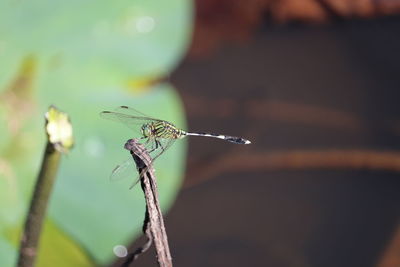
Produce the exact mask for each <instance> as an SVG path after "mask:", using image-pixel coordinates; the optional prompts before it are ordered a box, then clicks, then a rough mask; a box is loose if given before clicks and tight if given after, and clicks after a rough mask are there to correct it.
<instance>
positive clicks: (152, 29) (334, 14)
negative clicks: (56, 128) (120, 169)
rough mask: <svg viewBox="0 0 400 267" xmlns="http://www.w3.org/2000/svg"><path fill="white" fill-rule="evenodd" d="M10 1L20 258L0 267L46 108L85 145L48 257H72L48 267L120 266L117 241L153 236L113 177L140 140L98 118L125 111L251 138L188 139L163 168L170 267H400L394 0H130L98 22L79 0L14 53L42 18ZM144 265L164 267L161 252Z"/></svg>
mask: <svg viewBox="0 0 400 267" xmlns="http://www.w3.org/2000/svg"><path fill="white" fill-rule="evenodd" d="M6 2H7V3H8V4H9V5H8V6H7V8H9V9H12V10H13V11H18V12H14V13H13V15H14V16H11V15H9V17H11V19H10V18H9V17H7V16H6V12H3V13H4V14H1V11H0V15H3V21H1V19H0V22H2V23H1V25H2V26H0V27H3V28H0V30H1V29H3V32H5V33H7V34H8V35H7V34H5V35H4V36H6V37H7V38H8V39H7V38H5V37H4V38H3V39H0V56H1V58H2V59H3V60H2V61H3V64H2V65H1V67H2V68H1V73H0V94H1V95H0V104H1V105H0V108H1V109H0V115H1V116H0V122H1V123H2V124H0V126H1V127H2V128H0V130H1V131H0V134H2V138H1V139H3V140H2V141H0V148H1V149H2V150H1V152H2V153H1V154H0V178H4V179H0V183H2V184H0V193H2V195H1V194H0V207H1V208H2V209H3V212H2V213H0V234H1V236H0V237H1V238H0V255H6V256H9V255H13V256H12V257H11V256H10V257H2V258H3V262H1V261H0V263H2V264H3V265H2V266H12V262H13V257H15V255H16V250H17V245H16V244H17V242H16V240H18V232H19V231H20V230H18V229H20V227H21V224H22V222H23V218H24V213H25V212H26V206H27V203H28V201H29V195H30V190H31V187H32V184H33V181H34V178H35V173H36V172H37V167H38V165H39V162H40V155H41V151H42V150H41V144H42V143H44V141H38V142H37V144H36V142H33V143H35V144H29V145H26V146H24V145H25V144H26V142H25V140H27V138H32V135H34V137H35V140H42V139H43V134H42V132H41V131H40V127H41V125H42V120H41V114H42V113H43V111H44V110H45V109H46V108H47V106H48V104H50V103H52V104H55V105H58V106H60V108H61V109H63V111H65V112H67V113H70V114H71V118H72V122H73V123H74V122H75V128H74V131H75V132H76V135H77V137H76V138H77V145H76V147H75V151H72V152H71V154H70V155H68V157H67V158H66V159H65V160H64V162H63V165H62V168H61V170H60V177H59V181H58V182H57V186H56V188H55V192H54V194H53V198H52V203H51V206H50V210H49V217H50V219H49V220H50V222H48V225H50V226H49V227H47V228H49V229H50V230H48V231H47V233H48V235H47V236H48V238H47V239H46V240H47V241H48V243H49V244H50V245H48V246H46V248H45V249H48V250H47V255H48V254H50V252H51V247H53V248H57V251H60V250H61V251H68V250H65V246H67V247H68V248H70V247H73V249H72V250H71V251H72V252H70V253H69V254H68V253H66V255H59V254H57V257H55V258H50V259H48V258H46V256H42V259H41V260H40V262H39V266H55V265H54V264H57V266H94V265H106V266H120V265H121V263H122V262H123V259H116V257H115V256H114V255H112V248H113V246H115V245H117V244H125V245H126V246H127V247H128V248H129V250H131V251H133V250H134V249H135V248H137V247H138V246H140V245H142V244H143V242H144V240H143V238H139V239H138V237H139V236H141V233H140V231H141V223H142V221H143V214H144V207H143V205H144V202H143V194H142V193H141V192H140V188H139V189H138V188H135V189H134V190H127V187H128V186H129V184H130V182H129V181H128V182H127V183H126V182H125V183H110V182H109V180H107V175H106V174H105V173H109V171H111V170H112V168H113V166H115V164H117V163H118V162H119V161H120V160H123V159H124V156H126V157H127V155H126V154H127V153H126V151H123V149H122V145H123V143H124V141H125V140H126V139H128V138H129V137H130V133H129V131H128V130H125V132H121V131H122V129H123V126H121V127H120V126H119V125H117V124H115V125H114V124H111V122H108V121H101V120H100V119H99V118H98V115H97V113H98V112H99V111H101V110H103V109H110V108H113V107H115V106H118V105H129V106H133V107H135V108H137V109H139V110H140V111H143V112H145V113H146V114H149V115H152V116H155V117H160V118H163V119H168V120H171V121H173V122H175V123H177V125H178V126H181V127H185V126H186V128H188V129H189V130H191V131H199V132H204V131H210V132H214V133H218V134H228V135H235V136H241V137H244V138H247V139H249V140H251V141H252V144H251V145H248V146H241V145H234V144H231V143H227V142H223V141H220V140H217V139H215V140H214V139H210V138H200V137H192V138H190V139H189V140H188V143H185V142H184V141H183V142H181V143H180V144H176V145H175V144H174V147H175V148H171V150H170V151H168V152H166V153H165V154H164V155H163V156H162V158H160V159H159V160H158V161H160V162H159V165H157V166H156V168H157V177H158V180H159V184H160V197H161V202H162V203H163V208H164V210H165V211H166V212H165V216H166V217H165V223H166V229H167V233H168V238H169V243H170V248H171V253H172V256H173V262H174V265H175V266H273V267H292V266H296V267H322V266H324V267H326V266H328V267H329V266H332V267H337V266H341V267H342V266H344V267H346V266H348V267H350V266H351V267H353V266H360V267H361V266H362V267H368V266H379V267H395V266H400V254H399V251H400V227H399V225H400V224H399V215H400V214H399V209H398V208H397V207H398V206H399V204H400V194H398V191H399V189H400V181H399V179H398V178H399V172H400V143H399V142H398V139H399V137H400V107H399V105H398V98H399V96H400V94H399V93H398V89H399V88H400V75H399V74H400V73H399V71H400V67H399V64H400V53H399V52H398V50H399V47H400V35H399V33H400V1H393V0H377V1H373V0H303V1H297V0H274V1H272V0H249V1H240V0H235V1H232V0H229V1H228V0H197V1H193V2H188V1H184V0H174V1H171V2H170V3H164V4H160V3H159V2H158V1H156V0H152V1H138V2H137V3H135V4H134V6H133V7H132V6H130V5H131V4H132V3H129V2H128V1H125V2H124V1H122V2H121V3H120V4H119V6H118V7H115V6H113V7H112V8H111V7H110V6H108V5H107V4H104V6H100V7H98V10H99V11H98V10H96V11H90V12H88V13H85V12H84V11H85V10H86V9H85V8H88V9H87V10H92V8H91V7H90V6H88V7H81V4H80V3H75V2H71V3H72V4H70V3H68V4H65V7H63V8H61V7H60V8H59V9H60V10H61V11H60V12H59V13H57V12H54V14H55V16H54V17H53V16H50V17H51V19H49V20H43V22H42V23H43V25H49V24H52V25H54V29H52V30H43V32H41V31H39V30H37V29H39V28H40V29H47V28H46V27H44V26H43V27H39V26H38V27H37V28H35V27H34V26H31V27H32V28H33V29H35V30H36V31H34V32H33V33H32V36H28V37H30V38H31V39H32V40H40V41H37V42H36V41H35V42H33V44H31V43H28V44H26V47H23V46H22V45H21V46H9V45H7V42H6V41H7V40H12V41H13V42H15V43H18V44H22V43H23V41H24V40H26V39H25V38H28V37H27V36H26V33H27V32H28V33H30V32H31V29H29V25H30V24H31V22H32V21H37V18H30V17H24V16H22V15H21V14H33V15H32V16H34V12H30V10H32V6H23V7H22V6H21V7H20V6H18V4H15V3H14V2H8V1H6ZM10 3H12V4H10ZM42 4H43V6H46V7H47V6H49V5H50V4H49V3H47V2H46V1H42ZM125 4H126V6H125ZM16 5H17V7H16ZM68 5H71V7H69V6H68ZM128 6H130V7H129V9H128V8H127V7H128ZM67 7H68V8H69V9H68V8H67ZM78 7H79V8H82V14H81V13H79V14H78V13H77V14H76V20H74V21H73V22H71V19H70V18H71V16H72V14H74V10H77V8H78ZM0 10H1V6H0ZM3 10H7V9H3ZM21 10H22V11H21ZM23 10H25V12H27V13H24V12H23ZM57 10H58V9H57ZM127 10H128V11H127ZM28 11H29V12H28ZM37 12H38V13H37V17H40V16H39V15H40V11H37ZM68 12H69V13H68ZM46 14H47V13H46ZM50 14H53V13H51V12H50ZM87 14H89V15H88V16H89V18H87V17H86V15H87ZM110 14H111V15H110ZM121 14H122V15H121ZM107 16H110V17H107ZM0 17H1V16H0ZM23 18H25V20H26V21H23V20H22V21H21V19H23ZM81 18H82V19H81ZM105 18H107V19H105ZM131 18H134V20H132V19H131ZM7 19H8V20H7ZM52 19H54V21H56V22H58V23H49V21H51V22H54V21H53V20H52ZM63 19H65V21H67V22H68V23H66V22H65V21H64V20H63ZM10 21H11V22H12V23H10ZM17 21H18V23H17ZM6 22H7V23H6ZM26 22H30V23H26ZM61 22H64V23H61ZM71 23H72V24H74V25H75V26H74V27H75V28H74V27H72V26H71V28H69V25H70V24H71ZM14 24H16V25H14ZM26 24H28V25H26ZM9 25H12V26H15V29H14V30H12V29H13V28H12V27H11V29H8V28H7V27H8V26H9ZM66 25H68V26H66ZM88 25H89V26H90V25H91V26H93V25H95V27H94V30H93V29H92V30H90V32H91V33H92V34H93V36H94V37H93V36H91V37H90V38H89V37H88V35H87V32H86V30H87V29H89V26H88ZM121 25H122V26H121ZM132 25H133V26H134V31H133V32H132V29H131V28H130V26H132ZM6 26H7V27H6ZM91 26H90V27H91ZM119 26H121V27H122V28H119ZM86 28H87V29H86ZM76 29H78V30H76ZM121 29H122V30H121ZM59 31H61V34H59V33H58V32H59ZM126 31H127V32H126ZM0 32H1V31H0ZM15 32H17V33H15ZM18 34H19V35H18ZM41 36H46V38H44V41H43V38H40V37H41ZM60 38H61V40H60ZM125 38H126V39H125ZM53 39H54V40H53ZM4 40H6V41H4ZM2 41H3V42H2ZM48 43H49V44H48ZM2 49H3V50H2ZM7 60H8V61H7ZM0 61H1V60H0ZM5 62H6V63H7V64H6V63H5ZM0 64H1V63H0ZM32 66H35V67H32ZM60 66H61V67H60ZM65 66H67V67H65ZM77 66H78V67H77ZM32 73H33V74H32ZM24 82H25V83H24ZM26 84H28V85H26ZM35 88H36V89H35ZM21 99H22V100H21ZM77 103H78V104H79V103H81V104H80V105H77ZM17 111H20V112H19V113H18V112H17ZM27 113H29V115H32V114H34V116H35V117H34V119H32V121H29V122H27V121H28V119H27V118H29V116H26V114H27ZM15 114H17V115H18V117H15ZM24 114H25V115H24ZM21 125H23V126H21ZM24 125H25V126H24ZM32 129H33V130H32ZM10 140H11V141H10ZM43 140H44V139H43ZM23 141H24V142H23ZM176 143H178V142H176ZM10 144H11V145H10ZM15 144H24V145H19V146H17V148H15ZM186 145H187V146H186ZM27 151H28V152H29V153H28V152H27ZM22 153H23V155H26V156H25V157H26V159H25V160H24V158H22V159H21V158H20V156H21V154H22ZM21 161H22V162H23V163H24V165H23V166H26V165H25V163H28V167H29V168H28V169H26V170H25V169H24V168H22V170H17V169H18V168H19V166H21V164H22V163H21ZM99 163H101V164H99ZM172 164H173V165H172ZM99 165H101V166H99ZM171 166H174V169H172V168H171ZM19 172H21V173H19ZM25 176H26V177H28V178H22V181H21V178H20V177H25ZM1 188H3V189H1ZM15 188H17V189H15ZM18 188H20V189H18ZM11 189H12V190H14V191H12V190H11ZM1 190H3V191H1ZM5 192H7V193H5ZM10 192H12V193H10ZM15 192H17V193H15ZM10 203H11V204H10ZM15 207H18V208H15ZM51 229H52V230H51ZM54 229H55V230H54ZM54 236H55V237H54ZM60 236H61V237H60ZM61 239H62V241H59V240H61ZM54 240H57V241H56V242H55V241H54ZM44 243H45V242H43V244H44ZM66 244H67V245H66ZM43 246H45V245H43ZM45 249H44V251H46V250H45ZM49 251H50V252H49ZM77 251H78V252H77ZM54 253H59V252H54ZM76 255H78V256H76ZM5 258H9V259H7V260H6V261H4V259H5ZM77 258H78V259H79V260H76V259H77ZM60 259H62V261H63V264H64V265H59V264H60ZM71 259H72V260H71ZM136 264H137V266H156V259H155V254H154V250H153V248H151V249H150V251H149V252H147V253H145V254H143V255H141V256H140V257H139V259H138V260H137V263H136ZM0 265H1V264H0Z"/></svg>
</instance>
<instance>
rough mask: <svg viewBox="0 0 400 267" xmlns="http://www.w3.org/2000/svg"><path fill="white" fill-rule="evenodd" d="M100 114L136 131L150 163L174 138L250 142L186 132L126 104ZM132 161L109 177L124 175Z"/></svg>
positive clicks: (223, 136) (115, 169) (114, 177)
mask: <svg viewBox="0 0 400 267" xmlns="http://www.w3.org/2000/svg"><path fill="white" fill-rule="evenodd" d="M100 116H101V117H103V118H104V119H108V120H112V121H117V122H120V123H122V124H124V125H126V126H127V127H129V128H131V129H132V130H134V131H135V132H136V133H138V134H139V136H140V138H139V139H140V140H144V142H143V145H144V146H145V147H146V149H147V151H148V152H149V154H150V156H151V158H152V160H151V163H153V162H154V161H155V160H156V159H157V158H158V157H159V156H161V155H162V154H163V153H164V152H165V151H166V150H167V149H168V148H169V147H171V145H172V144H173V143H174V142H175V141H176V140H178V139H182V138H184V137H186V136H204V137H212V138H218V139H222V140H225V141H228V142H231V143H235V144H243V145H248V144H251V142H250V141H249V140H247V139H244V138H241V137H236V136H230V135H222V134H213V133H203V132H198V133H196V132H187V131H184V130H182V129H180V128H178V127H176V126H175V125H174V124H173V123H171V122H168V121H165V120H161V119H155V118H152V117H149V116H147V115H145V114H143V113H141V112H139V111H137V110H135V109H133V108H131V107H128V106H120V107H118V108H117V109H116V111H102V112H101V113H100ZM133 163H134V161H133V160H132V159H130V160H127V161H125V162H124V163H122V164H120V165H117V167H115V168H114V170H113V171H112V173H111V176H110V178H111V179H112V180H117V179H119V178H120V177H125V176H126V175H127V174H128V173H127V171H128V169H130V167H131V165H133ZM139 180H140V177H139V178H138V179H137V180H136V181H135V183H134V184H133V185H132V186H131V187H133V186H134V185H135V184H136V183H137V182H138V181H139Z"/></svg>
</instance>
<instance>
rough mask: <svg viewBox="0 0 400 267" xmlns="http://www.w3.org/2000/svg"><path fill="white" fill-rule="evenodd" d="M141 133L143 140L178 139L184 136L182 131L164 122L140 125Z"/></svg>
mask: <svg viewBox="0 0 400 267" xmlns="http://www.w3.org/2000/svg"><path fill="white" fill-rule="evenodd" d="M141 132H142V135H143V137H145V138H156V139H157V138H163V139H178V138H182V137H183V136H184V131H182V130H180V129H178V128H176V127H175V126H174V125H173V124H171V123H169V122H166V121H157V122H149V123H145V124H143V125H142V128H141Z"/></svg>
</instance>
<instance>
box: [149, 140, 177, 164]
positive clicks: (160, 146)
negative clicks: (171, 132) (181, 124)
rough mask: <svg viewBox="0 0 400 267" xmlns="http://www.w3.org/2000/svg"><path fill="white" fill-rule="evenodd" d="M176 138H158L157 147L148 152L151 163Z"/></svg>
mask: <svg viewBox="0 0 400 267" xmlns="http://www.w3.org/2000/svg"><path fill="white" fill-rule="evenodd" d="M175 140H176V139H164V138H159V139H157V141H158V142H159V144H158V147H157V149H155V150H154V151H153V152H151V153H150V156H151V158H152V160H151V163H153V162H154V161H155V160H156V159H157V158H158V157H159V156H161V154H163V153H164V152H165V151H167V149H168V148H169V147H170V146H172V144H173V143H174V142H175Z"/></svg>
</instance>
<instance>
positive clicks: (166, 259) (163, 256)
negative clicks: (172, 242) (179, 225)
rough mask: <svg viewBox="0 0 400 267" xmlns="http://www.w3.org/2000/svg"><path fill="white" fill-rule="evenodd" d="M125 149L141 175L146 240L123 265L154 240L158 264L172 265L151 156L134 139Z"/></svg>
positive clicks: (132, 259)
mask: <svg viewBox="0 0 400 267" xmlns="http://www.w3.org/2000/svg"><path fill="white" fill-rule="evenodd" d="M125 149H127V150H129V151H130V153H131V155H132V157H133V160H134V161H135V163H136V167H137V170H138V172H139V175H141V177H140V183H141V186H142V190H143V192H144V196H145V199H146V214H145V220H144V223H143V233H144V234H145V235H146V237H147V239H148V240H147V242H146V244H145V245H143V246H142V247H140V248H138V249H137V250H136V251H135V252H133V253H132V254H130V255H129V256H128V257H127V259H126V261H125V263H124V264H123V266H129V265H130V264H131V263H132V262H133V261H134V260H135V259H137V258H138V256H139V255H140V254H141V253H143V252H145V251H146V250H147V249H148V248H149V247H150V245H151V244H152V242H153V241H154V246H155V248H156V254H157V260H158V264H159V266H162V267H170V266H172V258H171V253H170V251H169V245H168V238H167V233H166V231H165V226H164V220H163V216H162V213H161V209H160V203H159V200H158V193H157V183H156V178H155V175H154V170H153V168H152V166H151V158H150V156H149V154H148V151H147V150H146V149H145V148H144V147H143V145H141V144H140V143H138V142H137V140H135V139H130V140H128V141H127V142H126V144H125Z"/></svg>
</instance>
